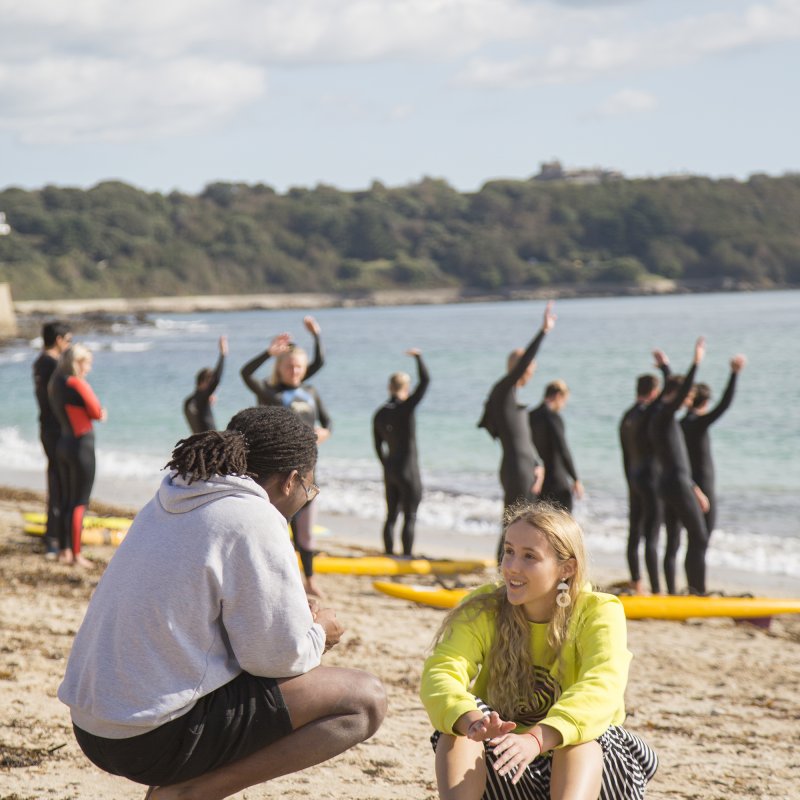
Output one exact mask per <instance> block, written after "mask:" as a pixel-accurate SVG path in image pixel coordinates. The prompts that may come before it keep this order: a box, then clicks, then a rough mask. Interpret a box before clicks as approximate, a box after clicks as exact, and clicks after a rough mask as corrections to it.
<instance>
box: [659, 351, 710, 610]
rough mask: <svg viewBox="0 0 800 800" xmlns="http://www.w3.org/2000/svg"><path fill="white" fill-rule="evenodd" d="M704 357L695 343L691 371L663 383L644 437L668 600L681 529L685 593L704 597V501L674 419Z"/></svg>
mask: <svg viewBox="0 0 800 800" xmlns="http://www.w3.org/2000/svg"><path fill="white" fill-rule="evenodd" d="M704 354H705V340H704V339H703V338H702V337H700V338H699V339H698V340H697V343H696V344H695V350H694V362H693V363H692V367H691V369H690V370H689V372H688V373H687V374H686V376H685V377H683V376H681V375H671V376H670V377H669V378H668V379H667V381H666V383H665V385H664V390H663V391H662V392H661V397H660V398H659V400H657V401H656V404H655V405H656V408H655V410H654V411H653V414H652V417H651V419H650V436H651V438H652V441H653V448H654V450H655V454H656V458H657V459H658V463H659V467H660V469H661V476H660V481H659V488H660V492H661V500H662V502H663V503H664V522H665V524H666V528H667V547H666V552H665V554H664V577H665V578H666V582H667V591H668V592H669V593H670V594H676V593H677V585H676V582H675V557H676V556H677V553H678V548H679V547H680V541H681V526H683V527H685V528H686V533H687V537H688V546H687V549H686V562H685V567H686V579H687V581H688V584H689V587H688V588H689V593H690V594H700V595H703V594H705V593H706V548H707V547H708V531H707V529H706V521H705V518H704V517H703V514H704V513H705V512H706V511H707V510H708V500H707V499H706V497H705V495H704V494H703V493H702V492H701V491H700V488H699V487H698V486H696V485H695V484H694V483H693V481H692V473H691V467H690V464H689V454H688V452H687V450H686V442H685V440H684V438H683V431H681V427H680V425H679V423H678V421H677V420H676V419H675V414H676V413H677V411H678V409H679V408H681V407H682V406H684V405H689V404H691V402H692V385H693V381H694V376H695V372H696V371H697V367H698V365H699V364H700V362H701V361H702V360H703V356H704Z"/></svg>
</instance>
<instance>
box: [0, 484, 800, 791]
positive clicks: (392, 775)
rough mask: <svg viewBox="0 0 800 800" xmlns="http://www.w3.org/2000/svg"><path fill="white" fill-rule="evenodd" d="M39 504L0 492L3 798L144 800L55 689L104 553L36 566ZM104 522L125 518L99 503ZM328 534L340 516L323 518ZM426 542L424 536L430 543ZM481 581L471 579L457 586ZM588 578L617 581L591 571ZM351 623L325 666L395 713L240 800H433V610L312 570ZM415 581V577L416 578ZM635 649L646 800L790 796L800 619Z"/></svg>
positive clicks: (348, 525) (798, 706) (634, 708)
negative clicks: (107, 769) (649, 769)
mask: <svg viewBox="0 0 800 800" xmlns="http://www.w3.org/2000/svg"><path fill="white" fill-rule="evenodd" d="M39 510H42V499H41V495H39V494H38V493H36V492H34V491H30V490H11V489H8V490H3V491H2V492H0V571H1V572H2V575H1V576H0V580H2V585H3V587H4V590H3V593H2V598H1V599H0V624H1V625H2V630H3V638H2V645H0V726H1V727H2V733H1V734H0V800H42V799H43V798H50V799H51V800H84V799H85V800H89V799H90V798H91V800H96V798H119V800H127V798H142V797H143V796H144V789H143V788H142V787H139V786H137V785H134V784H130V783H128V782H126V781H125V780H122V779H117V778H114V777H111V776H108V775H106V774H104V773H102V772H101V771H100V770H98V769H96V768H95V767H93V766H92V765H91V764H90V763H89V762H88V761H87V760H86V759H85V758H84V757H83V755H82V754H81V752H80V751H79V749H78V747H77V745H76V744H75V742H74V740H73V738H72V735H71V730H70V721H69V715H68V712H67V709H66V708H65V707H64V706H62V705H61V704H60V703H59V702H58V700H57V699H56V690H57V687H58V684H59V682H60V680H61V676H62V673H63V670H64V667H65V664H66V659H67V656H68V654H69V649H70V645H71V642H72V637H73V635H74V633H75V631H76V630H77V628H78V626H79V624H80V621H81V619H82V616H83V613H84V611H85V608H86V604H87V601H88V599H89V597H90V595H91V592H92V589H93V587H94V586H95V585H96V583H97V580H98V578H99V576H100V574H101V572H102V569H103V567H104V565H105V564H106V563H107V562H108V560H109V559H110V558H111V556H112V555H113V550H112V549H111V548H99V547H97V548H86V552H87V554H88V555H89V556H90V558H92V560H94V561H95V562H96V563H97V568H96V570H94V571H92V572H89V573H84V572H78V571H76V570H73V569H71V568H69V567H64V566H57V565H53V564H51V563H47V562H45V560H44V558H43V557H42V555H41V553H40V547H41V544H40V542H39V541H38V540H37V539H36V537H30V536H26V535H25V534H24V533H23V531H22V517H21V512H23V511H39ZM95 510H96V511H99V512H101V513H103V512H105V513H110V512H112V511H125V510H129V509H113V508H112V507H109V506H103V505H98V504H95ZM325 522H326V523H327V524H329V525H330V526H331V527H332V528H333V529H334V531H336V530H339V531H343V530H355V529H356V528H357V526H356V525H355V523H354V521H353V520H349V519H343V518H339V519H327V520H325ZM365 536H366V533H365V531H364V529H363V525H362V535H361V536H360V537H359V536H355V535H354V536H351V537H349V538H347V539H346V538H345V537H343V536H341V535H333V536H331V537H327V538H326V539H324V540H322V542H321V544H322V546H323V547H324V548H326V549H328V550H329V551H330V552H335V553H348V552H362V551H363V550H364V549H365V548H366V547H367V546H368V545H367V540H366V538H365ZM430 541H432V540H430ZM487 577H489V576H469V577H467V578H465V582H467V583H468V584H477V583H480V582H483V581H484V580H486V579H487ZM593 577H594V580H595V582H596V583H598V584H601V585H602V584H603V582H604V581H612V580H614V579H616V578H617V577H618V576H617V575H615V574H613V571H611V570H609V571H604V570H602V569H600V570H598V568H597V567H596V568H595V574H594V575H593ZM319 579H320V583H321V585H322V588H323V590H324V591H325V592H326V594H327V597H328V604H330V605H331V606H333V607H334V608H336V609H337V613H338V615H339V617H340V619H341V620H342V621H343V622H344V624H345V625H346V628H347V633H346V635H345V637H344V638H343V640H342V642H341V644H340V645H339V646H338V647H336V648H334V649H333V650H332V651H331V652H330V653H328V654H327V655H326V657H325V663H327V664H332V665H343V666H344V665H346V666H350V667H359V668H362V669H365V670H369V671H371V672H374V673H375V674H377V675H378V676H380V678H381V679H382V681H383V682H384V684H385V686H386V688H387V690H388V694H389V699H390V710H389V714H388V716H387V719H386V721H385V722H384V724H383V726H382V728H381V729H380V730H379V731H378V733H377V735H376V736H375V737H374V738H373V739H371V740H370V741H368V742H366V743H365V744H363V745H361V746H359V747H357V748H355V749H354V750H352V751H350V752H348V753H346V754H344V755H342V756H340V757H338V758H336V759H334V760H332V761H330V762H328V763H327V764H325V765H323V766H320V767H318V768H314V769H311V770H307V771H305V772H303V773H300V774H297V775H293V776H289V777H286V778H282V779H280V780H277V781H275V782H273V783H272V784H269V785H266V786H261V787H254V788H251V789H248V790H246V791H244V792H242V793H240V794H238V795H236V797H237V798H240V799H242V800H243V799H244V798H248V800H259V799H260V798H264V799H266V798H272V797H284V798H289V799H290V800H292V799H294V798H305V797H318V798H337V799H338V800H372V799H374V800H388V799H389V798H398V799H399V798H403V799H404V800H405V799H406V798H414V799H415V800H433V798H435V797H436V790H435V782H434V774H433V759H432V754H431V750H430V746H429V744H428V736H429V734H430V725H429V722H428V720H427V717H426V715H425V712H424V711H423V709H422V707H421V705H420V703H419V701H418V699H417V686H418V681H419V675H420V669H421V666H422V662H423V658H424V654H425V651H426V648H427V646H428V645H429V643H430V640H431V636H432V634H433V632H434V630H435V629H436V627H437V625H438V623H439V621H440V620H441V618H442V612H439V611H436V610H433V609H425V608H421V607H417V606H414V605H411V604H408V603H405V602H401V601H397V600H394V599H391V598H388V597H385V596H382V595H379V594H377V593H376V592H375V591H374V590H373V589H372V586H371V579H370V578H360V577H350V576H325V575H322V576H319ZM416 582H421V581H416ZM629 646H630V649H631V650H632V652H633V654H634V661H633V665H632V670H631V676H630V682H629V686H628V692H627V707H628V713H629V717H628V721H627V723H626V725H627V726H628V727H629V728H630V729H631V730H633V731H635V732H637V733H639V734H640V735H642V736H644V737H645V738H646V739H647V740H648V742H650V744H651V745H652V746H653V747H654V748H655V749H656V751H657V752H658V754H659V757H660V759H661V766H660V769H659V772H658V774H657V775H656V777H655V779H654V780H653V782H652V783H651V784H650V788H649V791H648V794H647V797H648V798H655V799H656V800H659V799H660V800H666V799H667V798H670V800H675V799H676V798H678V799H680V798H685V799H686V800H690V799H691V800H723V798H724V800H739V799H741V800H745V798H747V800H752V799H753V798H759V799H764V800H766V798H774V799H775V800H778V799H780V800H788V798H793V797H798V789H797V787H798V785H800V755H798V717H800V701H799V700H798V698H799V697H800V617H782V618H775V619H773V621H772V624H771V626H770V628H769V630H764V629H761V628H757V627H755V626H752V625H737V624H735V623H733V622H732V621H731V620H727V619H721V620H709V621H689V622H686V623H674V622H660V621H653V620H646V621H632V622H630V623H629Z"/></svg>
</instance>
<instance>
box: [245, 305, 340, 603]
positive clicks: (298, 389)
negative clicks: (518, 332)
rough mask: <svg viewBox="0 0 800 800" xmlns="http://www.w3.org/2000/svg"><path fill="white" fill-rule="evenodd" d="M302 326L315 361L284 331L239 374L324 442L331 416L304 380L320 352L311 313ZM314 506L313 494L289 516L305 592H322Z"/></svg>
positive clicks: (261, 399)
mask: <svg viewBox="0 0 800 800" xmlns="http://www.w3.org/2000/svg"><path fill="white" fill-rule="evenodd" d="M305 322H306V327H307V328H308V329H309V331H311V332H312V333H313V334H314V337H315V341H316V342H317V353H316V359H315V361H316V362H318V363H315V364H312V365H311V366H309V363H308V356H307V355H306V351H305V350H303V349H302V348H301V347H297V345H295V344H294V343H293V342H292V340H291V337H290V336H289V334H288V333H281V334H279V335H278V336H276V337H275V338H274V339H273V340H272V341H271V342H270V346H269V347H268V348H267V350H266V351H265V353H262V354H261V355H259V356H257V357H256V358H255V359H253V360H252V361H250V362H249V363H247V364H245V366H244V367H242V371H241V374H242V378H244V380H245V383H247V385H248V386H249V387H250V388H251V389H252V390H253V392H255V394H256V396H257V397H258V400H259V402H260V403H261V404H262V405H273V406H284V407H285V408H288V409H290V410H291V411H293V412H294V413H295V414H297V415H298V417H300V419H301V420H302V421H303V422H304V423H305V424H306V425H308V426H309V427H310V428H311V429H312V430H313V431H314V432H315V434H316V437H317V444H322V443H323V442H326V441H327V440H328V438H329V437H330V435H331V427H332V426H331V418H330V415H329V414H328V411H327V409H326V408H325V406H324V405H323V403H322V398H321V397H320V396H319V393H318V392H317V390H316V389H315V388H314V387H313V386H311V385H310V384H307V383H305V380H306V378H307V377H308V376H309V374H310V373H311V372H313V371H315V370H316V369H319V367H320V366H321V364H322V352H321V350H320V348H319V326H318V325H317V324H316V322H315V320H314V319H313V317H306V318H305ZM269 358H274V359H275V361H274V367H273V370H272V375H271V376H270V378H269V380H267V381H265V382H263V383H261V382H259V381H256V380H255V379H254V378H253V376H252V373H253V371H254V370H255V369H256V368H257V367H258V366H260V365H261V364H263V363H264V362H265V361H266V360H267V359H269ZM316 511H317V507H316V505H315V503H314V502H313V498H312V499H311V500H310V501H309V502H308V503H307V504H306V505H305V506H304V507H303V508H302V509H300V510H299V511H298V513H297V515H296V516H295V518H294V519H293V520H292V523H291V524H292V533H293V535H294V543H295V547H296V548H297V552H298V553H299V554H300V561H301V562H302V565H303V575H304V580H305V586H306V590H307V591H308V593H309V594H312V595H316V596H318V597H321V596H322V591H321V589H320V588H319V586H318V584H317V582H316V580H315V579H314V522H315V520H316Z"/></svg>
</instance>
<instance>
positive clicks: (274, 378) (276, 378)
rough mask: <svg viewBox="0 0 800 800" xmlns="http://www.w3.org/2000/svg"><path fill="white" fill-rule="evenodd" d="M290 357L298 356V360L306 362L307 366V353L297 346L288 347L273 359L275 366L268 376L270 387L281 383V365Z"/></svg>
mask: <svg viewBox="0 0 800 800" xmlns="http://www.w3.org/2000/svg"><path fill="white" fill-rule="evenodd" d="M291 356H300V358H304V359H305V360H306V364H308V353H306V351H305V350H303V348H302V347H298V346H297V345H294V344H293V345H290V346H289V349H288V350H286V351H284V352H283V353H281V354H280V355H279V356H277V357H276V358H275V364H274V365H273V367H272V375H270V376H269V385H270V386H280V385H281V383H283V381H282V380H281V365H282V364H283V362H284V361H286V359H287V358H289V357H291Z"/></svg>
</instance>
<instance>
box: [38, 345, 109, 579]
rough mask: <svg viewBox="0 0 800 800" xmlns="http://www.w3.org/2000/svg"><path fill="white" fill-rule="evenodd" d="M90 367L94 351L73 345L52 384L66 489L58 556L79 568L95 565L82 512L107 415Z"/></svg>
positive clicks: (58, 452)
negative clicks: (87, 550)
mask: <svg viewBox="0 0 800 800" xmlns="http://www.w3.org/2000/svg"><path fill="white" fill-rule="evenodd" d="M91 369H92V352H91V350H89V348H88V347H86V346H85V345H82V344H74V345H72V346H71V347H68V348H67V349H66V350H65V351H64V352H63V353H62V354H61V358H60V359H59V362H58V367H57V368H56V370H55V372H54V373H53V376H52V378H51V379H50V383H49V384H48V387H47V394H48V397H49V400H50V407H51V409H52V410H53V413H54V414H55V416H56V418H57V419H58V422H59V425H60V426H61V436H60V437H59V440H58V445H57V447H56V458H57V461H58V470H59V476H60V481H61V488H62V491H61V504H60V513H59V554H58V560H59V561H61V562H62V563H65V564H74V565H75V566H79V567H90V566H92V562H91V561H89V560H88V559H87V558H86V557H85V556H83V555H82V554H81V535H82V533H83V515H84V513H85V512H86V508H87V506H88V505H89V497H90V495H91V493H92V486H93V485H94V472H95V456H94V428H93V426H92V422H93V420H100V421H104V420H105V419H106V411H105V409H104V408H103V407H102V406H101V405H100V401H99V400H98V399H97V396H96V395H95V393H94V392H93V391H92V387H91V386H89V383H88V382H87V380H86V376H87V375H88V374H89V372H90V371H91Z"/></svg>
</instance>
